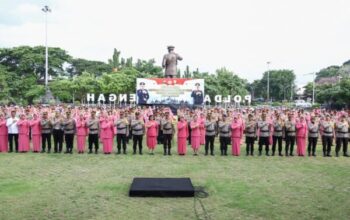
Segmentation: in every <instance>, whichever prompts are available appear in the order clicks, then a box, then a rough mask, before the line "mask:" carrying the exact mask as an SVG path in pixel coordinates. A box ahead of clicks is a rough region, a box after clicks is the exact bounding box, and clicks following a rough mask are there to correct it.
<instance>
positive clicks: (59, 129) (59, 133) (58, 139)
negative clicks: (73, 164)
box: [51, 111, 63, 153]
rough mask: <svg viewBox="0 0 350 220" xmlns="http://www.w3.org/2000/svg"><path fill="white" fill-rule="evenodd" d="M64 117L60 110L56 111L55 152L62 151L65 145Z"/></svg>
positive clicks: (53, 131)
mask: <svg viewBox="0 0 350 220" xmlns="http://www.w3.org/2000/svg"><path fill="white" fill-rule="evenodd" d="M62 120H63V119H62V117H61V113H60V112H59V111H56V112H55V116H54V117H53V118H52V120H51V122H52V136H53V145H54V146H53V148H54V153H62V147H63V126H62V122H63V121H62Z"/></svg>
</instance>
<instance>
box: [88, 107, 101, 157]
mask: <svg viewBox="0 0 350 220" xmlns="http://www.w3.org/2000/svg"><path fill="white" fill-rule="evenodd" d="M86 123H87V127H88V128H89V137H88V142H89V154H92V146H93V145H95V154H97V153H98V148H99V144H98V132H99V129H100V123H99V120H98V119H97V118H96V111H91V117H90V118H89V120H88V121H87V122H86Z"/></svg>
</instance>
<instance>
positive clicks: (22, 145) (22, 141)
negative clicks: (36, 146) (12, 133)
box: [18, 134, 30, 152]
mask: <svg viewBox="0 0 350 220" xmlns="http://www.w3.org/2000/svg"><path fill="white" fill-rule="evenodd" d="M29 149H30V147H29V135H26V134H19V135H18V151H19V152H28V151H29Z"/></svg>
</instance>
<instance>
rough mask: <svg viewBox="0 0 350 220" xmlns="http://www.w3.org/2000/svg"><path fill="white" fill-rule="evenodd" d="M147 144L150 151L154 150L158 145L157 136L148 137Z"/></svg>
mask: <svg viewBox="0 0 350 220" xmlns="http://www.w3.org/2000/svg"><path fill="white" fill-rule="evenodd" d="M146 142H147V147H148V149H151V150H154V148H155V147H156V145H157V137H156V136H153V137H150V136H147V137H146Z"/></svg>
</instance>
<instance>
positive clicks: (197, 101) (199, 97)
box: [191, 83, 204, 105]
mask: <svg viewBox="0 0 350 220" xmlns="http://www.w3.org/2000/svg"><path fill="white" fill-rule="evenodd" d="M195 86H196V87H197V88H196V89H195V90H193V91H192V93H191V97H192V98H193V104H194V105H202V104H203V100H204V97H203V91H202V90H200V89H199V86H200V84H199V83H196V84H195Z"/></svg>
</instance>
